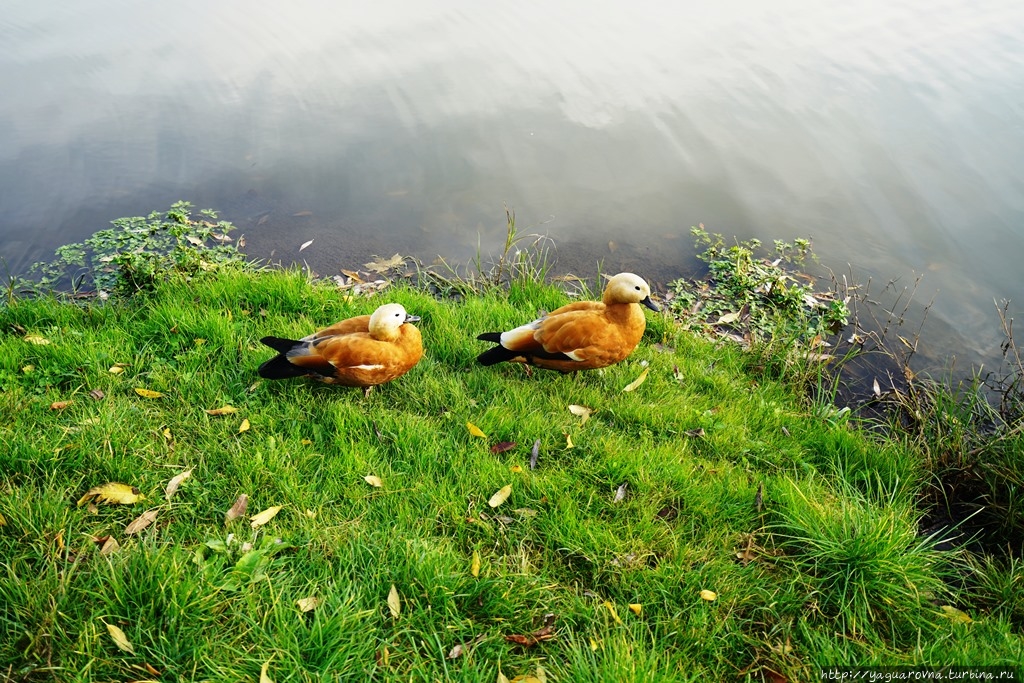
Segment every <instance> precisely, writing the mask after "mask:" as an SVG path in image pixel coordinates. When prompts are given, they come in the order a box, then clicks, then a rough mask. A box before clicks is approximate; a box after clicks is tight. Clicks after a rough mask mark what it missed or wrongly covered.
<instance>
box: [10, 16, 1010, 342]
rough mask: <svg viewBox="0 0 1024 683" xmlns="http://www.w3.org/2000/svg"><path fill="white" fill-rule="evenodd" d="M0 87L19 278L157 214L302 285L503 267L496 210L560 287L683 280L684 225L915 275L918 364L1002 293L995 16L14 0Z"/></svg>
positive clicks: (998, 23)
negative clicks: (610, 276) (552, 243)
mask: <svg viewBox="0 0 1024 683" xmlns="http://www.w3.org/2000/svg"><path fill="white" fill-rule="evenodd" d="M0 92H3V93H5V96H4V97H3V98H0V207H2V211H0V244H2V255H3V257H4V259H5V260H6V262H7V266H8V267H9V268H11V269H13V270H15V271H20V270H23V269H24V268H25V267H26V266H27V265H28V264H29V263H31V262H32V261H34V260H38V259H41V258H44V257H46V256H47V255H49V254H50V253H52V249H53V248H54V247H55V246H56V245H58V244H61V243H65V242H68V241H73V240H78V239H81V238H83V237H85V236H87V235H88V234H90V233H92V232H93V231H95V230H97V229H100V228H102V227H105V225H106V224H107V222H108V221H110V220H112V219H113V218H116V217H119V216H123V215H136V214H140V213H145V212H148V211H149V210H151V209H154V208H161V207H166V206H167V205H169V203H170V202H172V201H174V200H177V199H187V200H190V201H192V202H193V203H195V204H196V205H198V206H200V207H211V208H216V209H219V210H220V211H221V212H222V215H223V217H224V218H226V219H228V220H231V221H233V222H235V223H236V224H237V225H238V226H239V228H240V230H241V231H242V232H244V233H245V234H246V240H247V243H248V251H249V252H250V253H251V254H253V255H256V256H269V255H270V254H273V255H274V257H275V258H280V259H284V260H285V261H289V260H292V259H296V258H299V259H302V258H305V259H307V260H308V261H309V262H310V264H311V265H312V266H313V267H314V268H316V269H317V270H318V271H319V272H321V273H323V274H330V273H333V272H336V271H337V268H339V267H351V266H353V265H355V264H358V263H362V262H363V261H365V260H367V259H368V258H369V257H370V256H372V255H373V254H381V255H390V254H391V253H394V252H395V251H401V252H403V253H410V254H414V255H416V256H419V257H420V258H423V259H424V260H426V261H428V262H429V261H431V260H432V259H433V258H434V256H435V255H437V254H442V255H444V256H445V257H446V258H450V259H451V258H454V259H464V258H467V257H468V256H470V255H471V254H472V252H473V250H474V248H475V247H476V244H477V241H478V239H479V241H480V244H481V245H482V246H483V248H484V250H485V251H488V250H491V251H493V250H496V249H497V247H498V244H499V243H500V241H501V238H502V236H503V233H504V207H505V206H506V205H507V206H509V207H510V208H512V209H514V210H515V212H516V215H517V218H518V222H519V225H520V228H521V229H525V230H527V231H529V230H535V231H540V232H545V233H547V234H549V235H551V236H552V237H554V238H555V240H556V242H557V243H558V245H559V250H558V257H559V265H560V266H561V267H564V268H566V269H570V270H576V271H586V270H590V271H591V272H592V271H593V270H594V269H595V268H596V263H597V262H598V260H602V261H603V263H604V268H605V269H606V270H613V271H614V270H618V269H620V268H629V269H633V270H636V271H637V272H640V273H642V274H645V275H646V276H648V277H649V278H650V279H652V280H659V281H662V282H663V281H665V280H667V279H670V278H672V277H675V276H678V275H686V274H692V273H693V271H694V268H695V265H694V260H693V251H694V250H693V242H692V239H691V238H690V236H689V228H690V226H691V225H695V224H698V223H703V224H705V225H706V226H707V227H708V229H709V230H711V231H715V232H721V233H725V234H727V235H730V236H731V235H736V236H737V237H739V238H741V239H742V238H747V237H755V236H756V237H760V238H762V239H765V240H769V241H770V240H772V239H776V238H782V239H792V238H794V237H798V236H809V237H812V238H813V240H814V245H815V250H816V251H817V252H818V254H819V255H820V256H821V259H822V261H823V262H824V263H825V264H827V265H829V266H831V267H832V268H833V269H835V270H837V271H841V272H842V271H852V273H853V275H854V277H856V278H859V279H862V280H866V279H867V278H874V279H875V280H876V281H885V280H888V279H890V278H894V277H895V278H902V280H903V281H904V282H907V283H911V282H913V280H914V279H915V277H917V276H918V275H919V274H923V275H924V278H923V280H922V284H921V287H920V291H919V300H920V301H921V302H922V303H926V302H927V301H928V300H929V299H931V298H932V297H934V298H935V302H936V303H935V306H934V308H933V309H932V311H931V313H930V317H929V320H930V330H931V331H930V333H929V336H928V343H929V351H930V352H931V353H932V354H933V355H934V356H935V357H936V358H943V357H945V356H947V355H951V354H955V355H957V356H958V357H959V358H961V359H964V360H963V361H962V362H980V361H981V360H985V361H987V362H991V361H992V359H994V358H995V357H996V355H997V352H998V344H999V341H1000V338H999V335H998V328H997V318H996V315H995V307H994V306H993V303H992V302H993V299H1002V298H1011V299H1012V298H1015V297H1017V296H1018V293H1019V292H1020V290H1021V284H1022V278H1021V275H1020V272H1021V271H1020V268H1019V266H1018V262H1019V261H1020V259H1021V257H1022V256H1024V171H1022V162H1021V159H1024V126H1022V121H1024V116H1022V115H1024V4H1022V3H1020V2H1016V1H1013V2H1011V1H1005V0H982V1H981V2H974V1H970V2H969V1H967V0H940V1H939V2H937V3H936V2H925V1H924V0H902V1H898V2H888V1H887V2H851V3H842V4H840V3H821V2H815V1H813V0H781V1H777V2H773V3H761V2H753V1H752V0H728V1H726V2H720V3H679V4H676V5H671V4H669V3H664V2H645V1H640V2H629V3H624V2H622V3H618V2H605V3H593V2H572V1H570V0H553V1H549V2H535V1H531V0H521V1H519V2H516V3H479V2H469V1H466V2H460V1H457V0H441V1H440V2H433V3H418V2H412V1H410V0H390V1H384V2H377V3H352V2H327V1H326V0H298V1H296V2H289V3H276V2H267V1H261V0H246V1H245V2H242V1H240V0H227V1H225V2H218V3H206V2H199V1H197V0H182V1H180V2H176V3H139V2H128V1H125V0H92V1H91V2H88V3H64V4H60V5H58V4H56V3H38V2H30V1H28V0H13V1H11V2H8V3H6V4H5V10H4V13H3V16H2V17H0ZM295 214H300V215H295ZM309 239H315V242H314V244H313V246H311V247H309V248H308V249H306V250H305V251H303V252H302V254H301V255H300V254H299V253H298V247H299V245H300V244H302V243H303V242H305V241H307V240H309ZM610 242H611V243H612V244H611V245H609V243H610ZM847 264H849V266H847Z"/></svg>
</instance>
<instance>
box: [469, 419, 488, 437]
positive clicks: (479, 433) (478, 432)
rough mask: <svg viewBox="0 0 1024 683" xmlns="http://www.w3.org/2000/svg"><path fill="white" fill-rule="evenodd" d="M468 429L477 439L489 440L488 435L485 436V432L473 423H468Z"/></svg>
mask: <svg viewBox="0 0 1024 683" xmlns="http://www.w3.org/2000/svg"><path fill="white" fill-rule="evenodd" d="M466 429H468V430H469V433H470V434H471V435H473V436H475V437H477V438H480V439H486V438H487V435H486V434H484V432H483V430H482V429H480V428H479V427H477V426H476V425H475V424H473V423H472V422H467V423H466Z"/></svg>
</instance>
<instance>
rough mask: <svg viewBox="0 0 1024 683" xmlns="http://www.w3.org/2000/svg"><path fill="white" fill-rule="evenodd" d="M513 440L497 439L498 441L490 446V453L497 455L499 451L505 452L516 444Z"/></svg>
mask: <svg viewBox="0 0 1024 683" xmlns="http://www.w3.org/2000/svg"><path fill="white" fill-rule="evenodd" d="M518 445H519V444H517V443H516V442H515V441H499V442H498V443H496V444H494V445H493V446H491V453H494V454H495V455H498V454H499V453H505V452H507V451H510V450H512V449H513V448H515V447H516V446H518Z"/></svg>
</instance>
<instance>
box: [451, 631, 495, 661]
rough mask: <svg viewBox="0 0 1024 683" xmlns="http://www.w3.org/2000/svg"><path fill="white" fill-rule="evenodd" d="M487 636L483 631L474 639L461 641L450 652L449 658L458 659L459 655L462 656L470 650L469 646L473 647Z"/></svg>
mask: <svg viewBox="0 0 1024 683" xmlns="http://www.w3.org/2000/svg"><path fill="white" fill-rule="evenodd" d="M486 637H487V636H486V635H485V634H483V633H481V634H480V635H478V636H477V637H476V638H474V639H473V640H470V641H467V642H465V643H459V644H458V645H456V646H455V647H453V648H452V649H451V650H450V651H449V652H448V659H456V658H458V657H461V656H462V655H463V654H464V653H465V652H468V651H469V648H471V647H473V646H474V645H476V644H477V643H479V642H480V641H482V640H483V639H484V638H486Z"/></svg>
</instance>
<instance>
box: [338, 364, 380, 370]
mask: <svg viewBox="0 0 1024 683" xmlns="http://www.w3.org/2000/svg"><path fill="white" fill-rule="evenodd" d="M344 367H345V368H346V369H347V370H380V369H381V368H383V367H384V366H383V365H381V364H379V363H378V364H376V365H366V364H363V365H346V366H344Z"/></svg>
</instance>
